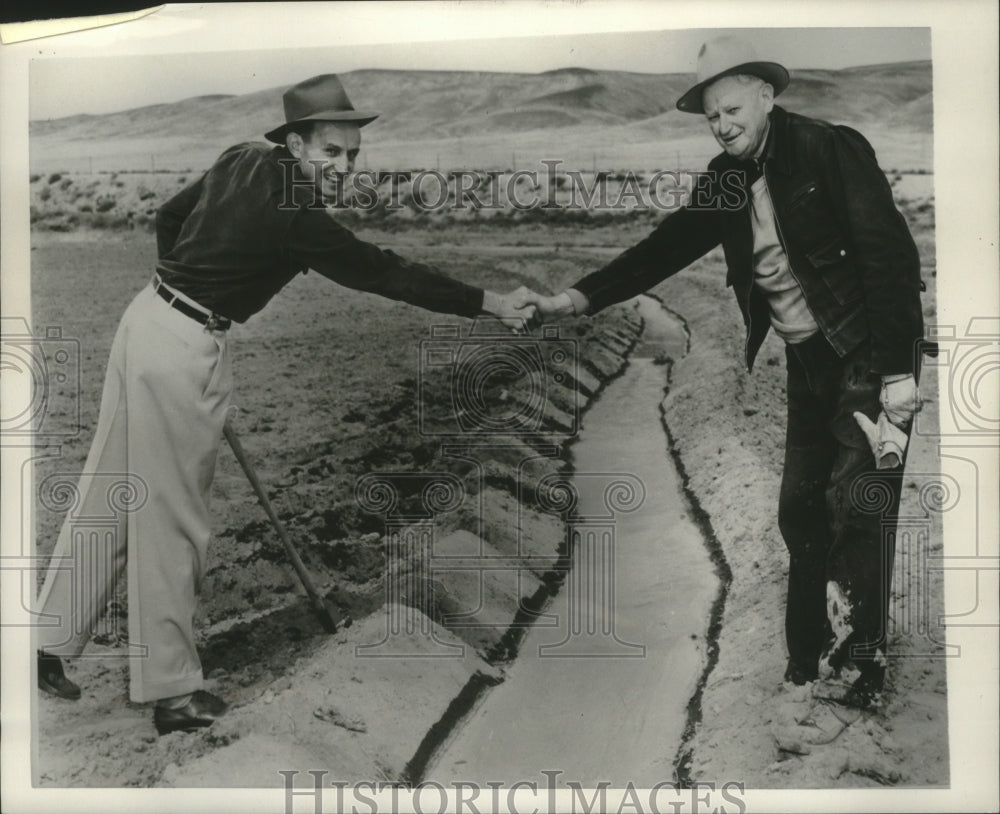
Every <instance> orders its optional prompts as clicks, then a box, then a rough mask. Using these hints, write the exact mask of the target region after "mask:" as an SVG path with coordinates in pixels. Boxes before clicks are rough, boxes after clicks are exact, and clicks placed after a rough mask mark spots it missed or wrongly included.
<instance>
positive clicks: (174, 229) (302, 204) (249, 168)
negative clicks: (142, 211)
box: [156, 142, 483, 322]
mask: <svg viewBox="0 0 1000 814" xmlns="http://www.w3.org/2000/svg"><path fill="white" fill-rule="evenodd" d="M282 162H286V166H291V164H294V163H295V162H294V159H292V157H291V154H290V153H289V152H288V151H287V150H286V149H285V148H284V147H273V146H270V145H267V144H260V143H252V142H251V143H247V144H238V145H236V146H235V147H230V148H229V149H228V150H226V151H225V152H224V153H223V154H222V155H221V156H220V157H219V159H218V160H217V161H216V162H215V164H214V165H213V166H212V168H211V169H209V171H208V172H206V173H205V175H204V176H202V177H201V178H200V179H199V180H198V181H197V182H195V183H194V184H192V185H191V186H189V187H187V188H186V189H184V190H182V191H181V192H179V193H178V194H177V195H175V196H174V197H173V198H171V199H170V200H169V201H167V202H166V203H165V204H164V205H163V206H161V207H160V209H159V210H158V211H157V213H156V242H157V249H158V254H159V260H158V262H157V265H156V268H157V272H158V273H159V275H160V277H161V278H162V279H163V281H164V282H165V283H166V284H167V285H169V286H172V287H174V288H176V289H177V290H178V291H181V292H182V293H184V294H186V295H187V296H189V297H191V298H192V299H194V300H195V302H198V303H200V304H201V305H203V306H205V307H206V308H208V309H209V310H211V311H214V312H215V313H217V314H221V315H223V316H226V317H229V318H230V319H232V320H234V321H235V322H244V321H246V319H247V318H248V317H250V316H251V315H252V314H254V313H256V312H257V311H259V310H260V309H261V308H263V307H264V306H265V305H266V304H267V302H268V301H269V300H270V299H271V298H272V297H273V296H274V295H275V294H277V293H278V291H280V290H281V288H283V287H284V286H285V285H286V284H287V283H288V282H289V281H290V280H291V279H292V278H293V277H295V275H296V274H299V273H300V272H305V271H307V270H308V269H315V270H316V271H318V272H319V273H320V274H322V275H324V276H325V277H329V278H330V279H331V280H333V281H334V282H337V283H340V284H341V285H343V286H347V287H348V288H354V289H358V290H361V291H369V292H372V293H374V294H380V295H382V296H383V297H388V298H390V299H394V300H402V301H404V302H408V303H411V304H413V305H419V306H420V307H422V308H426V309H428V310H431V311H439V312H443V313H448V314H458V315H459V316H464V317H475V316H477V315H478V314H479V313H481V306H482V301H483V290H482V289H481V288H478V287H476V286H472V285H468V284H466V283H463V282H461V281H459V280H453V279H451V278H449V277H447V276H445V275H444V274H442V273H441V272H440V271H438V270H437V269H435V268H433V267H431V266H427V265H424V264H422V263H416V262H413V261H410V260H405V259H404V258H402V257H400V256H399V255H397V254H394V253H393V252H391V251H389V250H386V249H380V248H379V247H378V246H375V245H373V244H371V243H366V242H365V241H363V240H359V239H358V238H357V237H355V236H354V234H353V233H352V232H350V231H349V230H348V229H345V228H344V227H343V226H341V225H340V224H339V223H337V221H336V220H335V218H334V217H333V216H332V215H331V214H330V211H329V210H327V209H326V208H324V207H322V206H314V205H311V204H313V203H315V201H314V200H313V198H314V195H313V194H312V191H311V190H303V189H302V187H301V185H298V186H295V185H292V184H291V183H290V180H289V176H288V175H287V174H286V173H285V172H284V171H283V169H284V168H283V164H282ZM288 162H290V163H288ZM297 192H308V193H309V194H306V195H296V194H295V193H297ZM300 199H301V200H300Z"/></svg>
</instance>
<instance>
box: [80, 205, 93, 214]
mask: <svg viewBox="0 0 1000 814" xmlns="http://www.w3.org/2000/svg"><path fill="white" fill-rule="evenodd" d="M77 208H78V209H79V210H80V211H81V212H93V211H94V207H93V206H91V205H90V204H89V203H82V204H80V206H79V207H77Z"/></svg>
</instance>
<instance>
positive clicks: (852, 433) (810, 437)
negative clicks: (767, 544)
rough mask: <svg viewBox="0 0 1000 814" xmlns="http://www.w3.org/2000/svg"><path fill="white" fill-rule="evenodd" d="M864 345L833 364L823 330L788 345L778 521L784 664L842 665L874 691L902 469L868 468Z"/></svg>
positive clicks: (880, 671) (873, 393) (809, 671)
mask: <svg viewBox="0 0 1000 814" xmlns="http://www.w3.org/2000/svg"><path fill="white" fill-rule="evenodd" d="M869 354H870V351H869V346H868V343H867V342H866V343H863V344H862V345H861V346H859V347H858V348H855V349H854V350H853V351H851V352H850V353H849V354H848V355H847V356H845V357H844V358H841V357H839V356H838V355H837V353H836V351H834V350H833V348H832V347H830V345H829V343H828V342H827V341H826V340H825V338H824V337H823V336H822V334H817V335H816V336H813V337H812V338H810V339H808V340H806V341H805V342H803V343H801V344H798V345H788V346H787V348H786V358H787V364H788V428H787V435H786V443H785V467H784V472H783V475H782V480H781V497H780V502H779V508H778V525H779V528H780V529H781V534H782V536H783V537H784V539H785V545H786V546H787V548H788V553H789V567H788V604H787V608H786V617H785V635H786V640H787V644H788V653H789V667H790V669H791V668H792V667H793V666H794V667H795V668H796V669H797V670H798V672H799V674H800V675H801V676H803V677H806V678H815V677H816V675H817V670H818V671H819V674H821V675H824V676H826V675H829V674H830V672H831V671H832V672H834V673H836V672H837V671H839V670H840V669H841V668H842V667H844V666H845V664H846V663H847V662H848V660H850V661H851V662H852V663H853V664H854V666H855V667H856V668H857V669H858V670H859V671H860V672H861V674H862V676H865V677H866V680H867V681H868V683H869V684H870V685H871V684H874V685H875V686H876V687H881V684H882V680H883V677H884V673H885V670H884V664H885V637H886V630H887V620H888V612H889V589H890V584H891V581H892V561H893V555H894V553H895V551H894V549H895V527H896V516H897V512H898V508H899V496H900V491H901V485H902V477H903V467H902V466H899V467H898V468H895V469H885V470H877V469H876V468H875V458H874V455H873V454H872V451H871V448H870V447H869V445H868V441H867V439H866V438H865V436H864V434H863V433H862V432H861V429H860V428H859V427H858V425H857V422H856V421H855V419H854V417H853V415H852V413H854V412H855V411H860V412H862V413H864V414H865V415H867V416H868V417H869V418H870V419H872V420H873V421H874V420H875V419H876V418H877V417H878V414H879V411H880V409H881V405H880V404H879V393H880V389H881V377H880V376H879V375H877V374H872V373H870V372H869Z"/></svg>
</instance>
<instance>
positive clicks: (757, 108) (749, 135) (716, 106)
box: [702, 76, 774, 160]
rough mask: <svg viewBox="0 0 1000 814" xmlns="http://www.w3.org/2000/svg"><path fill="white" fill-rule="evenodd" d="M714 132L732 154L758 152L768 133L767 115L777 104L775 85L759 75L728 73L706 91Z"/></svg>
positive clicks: (744, 155) (742, 156)
mask: <svg viewBox="0 0 1000 814" xmlns="http://www.w3.org/2000/svg"><path fill="white" fill-rule="evenodd" d="M702 105H703V106H704V108H705V118H706V119H708V126H709V127H710V128H711V129H712V135H713V136H715V140H716V141H717V142H719V146H721V147H722V149H723V150H725V151H726V152H727V153H729V155H731V156H733V157H734V158H739V159H743V160H746V159H749V158H753V157H754V156H755V155H757V152H758V151H759V150H760V148H761V145H762V144H763V143H764V137H765V136H766V135H767V114H768V113H770V112H771V108H773V107H774V88H772V87H771V86H770V85H769V84H768V83H767V82H765V81H764V80H762V79H758V78H757V77H755V76H724V77H722V79H719V80H717V81H715V82H713V83H712V84H711V85H709V86H708V87H707V88H705V90H704V92H703V94H702Z"/></svg>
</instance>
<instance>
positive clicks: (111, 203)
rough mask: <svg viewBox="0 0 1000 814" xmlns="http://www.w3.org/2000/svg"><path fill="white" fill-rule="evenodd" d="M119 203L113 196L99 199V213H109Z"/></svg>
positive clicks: (103, 196) (104, 196)
mask: <svg viewBox="0 0 1000 814" xmlns="http://www.w3.org/2000/svg"><path fill="white" fill-rule="evenodd" d="M117 203H118V201H117V200H116V199H115V197H114V196H113V195H102V196H101V197H100V198H98V199H97V211H98V212H109V211H111V210H112V209H114V208H115V205H116V204H117Z"/></svg>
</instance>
